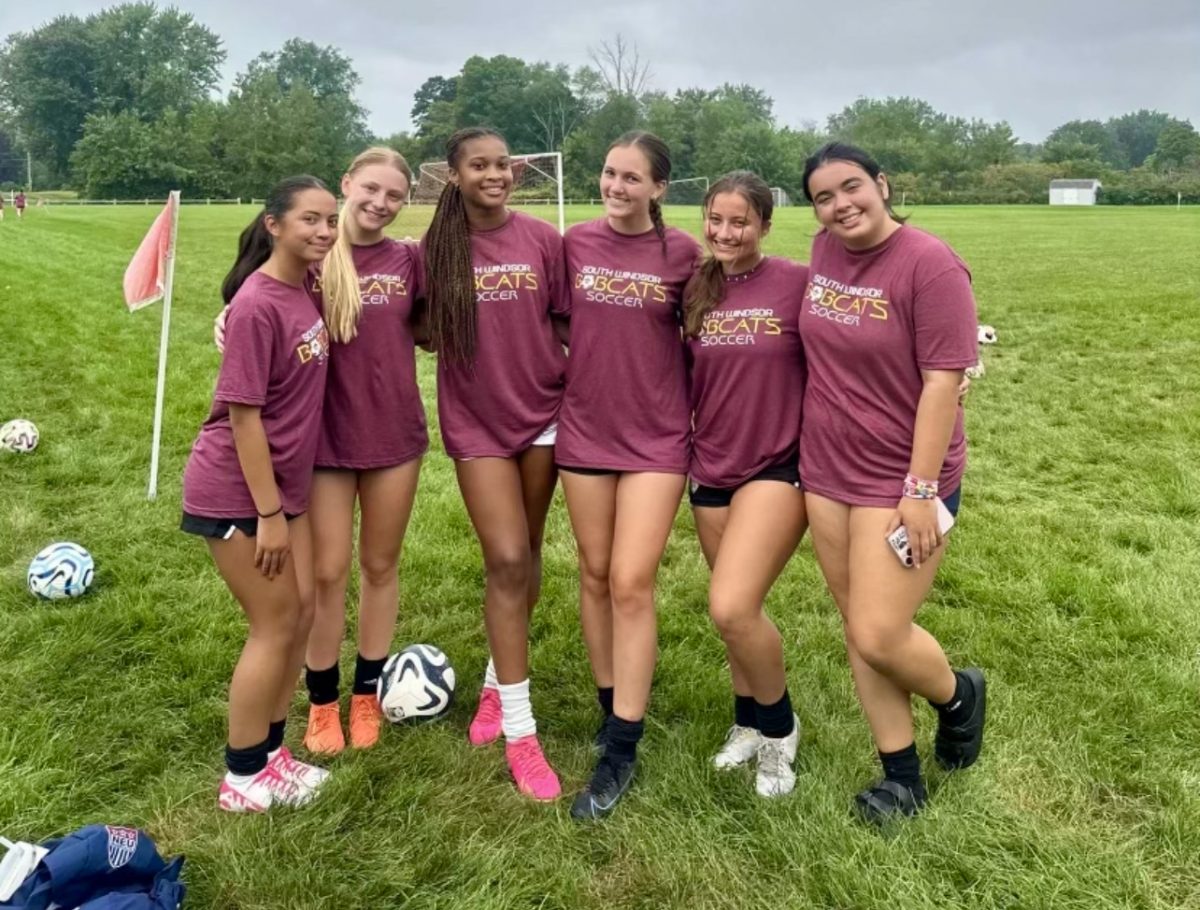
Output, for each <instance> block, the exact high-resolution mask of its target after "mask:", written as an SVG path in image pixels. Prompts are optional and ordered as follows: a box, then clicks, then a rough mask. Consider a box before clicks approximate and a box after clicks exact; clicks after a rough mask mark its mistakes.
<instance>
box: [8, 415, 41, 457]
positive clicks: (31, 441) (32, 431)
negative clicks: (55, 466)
mask: <svg viewBox="0 0 1200 910" xmlns="http://www.w3.org/2000/svg"><path fill="white" fill-rule="evenodd" d="M38 439H39V437H38V428H37V427H36V426H34V424H33V421H32V420H22V419H21V418H19V417H18V418H17V419H16V420H10V421H9V422H8V423H6V424H5V425H4V426H2V427H0V449H3V450H4V451H6V452H20V453H22V454H28V453H30V452H32V451H33V450H34V449H36V448H37V444H38Z"/></svg>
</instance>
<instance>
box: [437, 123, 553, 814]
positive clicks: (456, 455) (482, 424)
mask: <svg viewBox="0 0 1200 910" xmlns="http://www.w3.org/2000/svg"><path fill="white" fill-rule="evenodd" d="M446 162H447V164H449V166H450V179H449V182H448V183H447V184H446V187H445V189H444V190H443V191H442V195H441V198H440V199H439V200H438V204H437V209H436V211H435V213H434V216H433V221H432V222H431V223H430V225H429V230H428V232H427V233H426V234H425V238H424V240H423V241H422V243H421V246H422V249H423V253H424V264H425V274H426V285H425V289H426V300H427V304H428V318H429V327H430V334H431V337H432V343H433V347H434V348H435V350H436V351H437V354H438V416H439V422H440V424H441V431H442V440H443V442H444V444H445V448H446V454H448V455H449V456H450V457H451V458H452V459H454V467H455V472H456V474H457V476H458V484H459V488H460V489H461V491H462V495H463V501H464V502H465V503H466V507H467V513H468V514H469V515H470V518H471V522H472V524H473V525H474V527H475V532H476V534H477V535H478V537H479V543H480V546H481V547H482V549H483V562H484V567H485V570H486V571H485V590H484V621H485V625H486V627H487V636H488V645H489V648H490V652H491V658H490V659H489V661H488V666H487V670H486V674H485V678H484V684H483V691H482V693H481V694H480V699H479V707H478V710H477V712H476V714H475V718H474V720H472V722H471V727H470V731H469V738H470V741H471V743H472V744H474V745H477V746H483V745H487V744H489V743H491V742H494V741H495V740H497V739H498V738H499V737H500V735H501V733H503V734H504V738H505V757H506V759H507V762H508V766H509V769H510V771H511V772H512V775H513V778H514V780H515V781H516V784H517V788H518V789H519V790H520V792H521V793H523V794H525V795H526V796H530V797H532V798H534V799H538V800H551V799H554V798H556V797H557V796H558V795H559V793H560V792H561V788H560V785H559V781H558V777H557V775H556V774H555V773H554V771H553V769H552V768H551V767H550V765H549V764H548V763H547V761H546V758H545V756H544V754H543V753H542V747H541V744H540V742H539V740H538V737H537V726H536V724H535V723H534V718H533V709H532V706H531V704H530V700H529V653H528V652H529V642H528V639H529V617H530V614H531V612H532V610H533V606H534V604H535V603H536V602H537V599H538V594H539V591H540V588H541V574H542V573H541V562H542V557H541V550H542V532H543V528H544V527H545V523H546V513H547V511H548V510H549V507H550V500H551V497H552V496H553V494H554V484H555V481H556V471H555V467H554V438H555V426H556V422H557V420H558V411H559V405H560V402H561V399H562V390H563V376H564V371H565V366H566V355H565V354H564V353H563V349H562V346H561V344H560V343H559V341H558V339H557V337H556V333H555V326H554V323H553V320H554V319H555V318H556V317H557V316H559V315H560V314H562V313H563V312H565V309H566V300H565V291H564V284H563V253H562V238H561V237H559V235H558V232H557V231H555V230H554V228H553V227H551V226H550V225H549V224H548V223H546V222H545V221H542V220H541V219H538V218H533V217H530V216H528V215H524V214H522V213H520V212H513V211H510V210H509V209H508V208H507V205H506V203H507V201H508V197H509V193H510V192H511V190H512V183H513V173H512V164H511V161H510V158H509V153H508V146H507V144H506V143H505V141H504V138H503V137H502V136H501V135H500V134H499V133H497V132H496V131H495V130H491V129H487V128H483V127H476V128H471V129H465V130H459V131H458V132H457V133H455V134H454V135H453V136H451V137H450V140H449V141H448V142H447V143H446Z"/></svg>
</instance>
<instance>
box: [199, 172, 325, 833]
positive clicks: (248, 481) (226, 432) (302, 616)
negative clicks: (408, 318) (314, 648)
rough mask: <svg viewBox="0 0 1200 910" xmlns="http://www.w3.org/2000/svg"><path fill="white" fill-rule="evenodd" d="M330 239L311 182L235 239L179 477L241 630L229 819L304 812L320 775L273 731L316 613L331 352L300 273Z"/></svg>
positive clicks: (232, 692)
mask: <svg viewBox="0 0 1200 910" xmlns="http://www.w3.org/2000/svg"><path fill="white" fill-rule="evenodd" d="M336 237H337V201H336V200H335V199H334V198H333V194H332V193H330V192H329V190H327V189H326V188H325V185H324V184H323V183H321V181H320V180H318V179H317V178H315V177H292V178H289V179H287V180H284V181H283V182H281V183H280V184H278V185H277V186H276V187H274V188H273V189H272V190H271V192H270V193H268V194H267V199H266V203H265V205H264V208H263V211H262V212H261V213H260V214H259V215H258V216H257V217H256V218H255V219H254V221H253V222H252V223H251V225H250V226H249V227H248V228H246V230H245V231H243V232H242V236H241V238H240V240H239V243H238V257H237V261H236V262H235V263H234V266H233V269H232V270H231V271H230V272H229V275H228V276H227V277H226V279H225V283H224V285H223V287H222V296H223V297H224V298H225V301H226V302H227V303H231V304H232V306H231V308H230V311H229V332H228V344H227V345H226V347H225V354H224V358H223V359H222V361H221V371H220V374H219V375H218V377H217V385H216V390H215V392H214V393H213V405H212V411H211V413H210V414H209V416H208V419H207V420H205V421H204V425H203V426H202V427H201V429H200V435H199V436H198V437H197V439H196V442H195V444H194V445H193V446H192V452H191V455H190V456H189V458H188V462H187V467H186V469H185V471H184V477H183V523H182V528H183V530H184V531H187V532H189V533H192V534H197V535H199V536H201V537H203V538H205V542H206V543H207V544H208V548H209V552H210V553H211V554H212V557H213V561H214V562H215V563H216V565H217V570H218V571H219V572H220V573H221V577H222V578H223V579H224V581H225V583H226V584H227V585H228V586H229V590H230V591H231V592H232V593H233V595H234V597H236V598H237V600H238V603H239V604H241V606H242V609H243V610H244V611H245V613H246V617H247V619H248V620H249V623H250V634H249V637H248V638H247V640H246V645H245V647H244V648H243V650H242V655H241V658H240V659H239V660H238V664H237V668H236V669H235V670H234V673H233V680H232V682H231V683H230V686H229V740H228V745H227V746H226V749H225V763H226V767H227V769H228V771H227V773H226V775H225V778H224V780H222V782H221V785H220V788H219V790H218V804H219V805H220V807H221V808H222V809H225V810H227V811H231V812H262V811H265V810H266V809H268V808H270V806H272V805H274V804H277V803H282V804H285V805H303V804H304V803H306V802H308V801H309V800H310V799H312V797H313V796H314V795H315V793H316V791H317V788H318V787H320V786H321V784H322V783H323V782H324V779H325V777H326V776H327V772H325V771H323V770H321V769H320V768H316V767H314V766H312V765H307V764H304V763H302V762H299V761H296V760H295V759H294V758H292V755H291V752H290V751H289V750H288V749H287V747H286V746H284V744H283V734H284V724H285V722H286V719H287V712H288V707H289V705H290V704H291V701H292V694H293V692H294V691H295V687H296V677H297V676H298V675H299V673H300V668H301V667H302V666H303V663H304V649H305V644H306V642H307V640H308V632H309V628H310V626H311V625H312V617H313V553H312V535H311V531H310V528H309V521H308V516H307V514H306V513H307V511H308V501H309V487H310V486H311V483H312V472H313V461H314V458H315V456H316V452H317V443H318V434H319V430H320V423H321V403H322V400H323V396H324V392H325V379H326V373H327V362H328V357H329V334H328V332H327V331H326V329H325V323H324V322H323V321H322V319H321V314H320V313H319V312H318V311H317V308H316V306H315V305H314V304H313V301H312V298H311V297H310V296H309V293H308V290H307V289H306V287H305V278H306V276H307V275H308V270H309V267H310V266H311V265H313V264H314V263H316V262H319V261H320V260H321V259H323V258H324V256H325V254H326V253H327V252H328V251H329V249H330V247H331V246H332V245H333V242H334V239H335V238H336Z"/></svg>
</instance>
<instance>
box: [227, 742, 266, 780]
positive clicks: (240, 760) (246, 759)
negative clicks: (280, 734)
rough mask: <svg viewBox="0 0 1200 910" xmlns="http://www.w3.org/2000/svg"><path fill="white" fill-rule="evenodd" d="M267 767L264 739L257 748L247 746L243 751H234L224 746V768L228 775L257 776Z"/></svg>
mask: <svg viewBox="0 0 1200 910" xmlns="http://www.w3.org/2000/svg"><path fill="white" fill-rule="evenodd" d="M266 766H267V741H266V740H265V739H264V740H263V741H262V742H261V743H259V744H258V745H257V746H247V747H246V748H245V749H235V748H233V746H230V745H229V744H228V743H226V745H225V767H226V768H228V769H229V773H230V774H240V775H242V776H249V775H251V774H257V773H258V772H259V771H261V770H262V769H263V768H265V767H266Z"/></svg>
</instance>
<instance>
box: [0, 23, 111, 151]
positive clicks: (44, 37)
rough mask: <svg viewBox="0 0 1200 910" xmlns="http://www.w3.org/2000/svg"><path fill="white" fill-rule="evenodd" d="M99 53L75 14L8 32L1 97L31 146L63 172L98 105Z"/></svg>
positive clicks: (0, 66)
mask: <svg viewBox="0 0 1200 910" xmlns="http://www.w3.org/2000/svg"><path fill="white" fill-rule="evenodd" d="M97 56H98V54H97V50H96V46H95V41H94V37H93V35H92V34H91V32H90V30H89V28H88V26H87V25H86V24H85V23H84V22H83V21H82V20H80V19H79V18H77V17H75V16H59V17H57V18H56V19H54V20H52V21H51V22H49V23H48V24H46V25H44V26H42V27H41V28H39V29H37V30H36V31H33V32H30V33H28V34H24V33H20V32H18V33H16V34H13V35H10V36H9V37H8V40H7V41H6V42H5V46H4V49H3V51H0V98H2V101H3V104H4V106H5V107H6V108H7V109H8V110H10V111H12V117H13V123H14V125H15V126H16V127H17V128H18V129H19V130H20V131H21V133H22V135H23V136H24V137H25V139H26V142H27V143H28V145H29V148H30V150H31V151H32V152H33V153H34V154H35V155H36V156H38V157H39V158H44V159H48V160H50V161H51V162H52V163H53V165H54V169H55V171H56V172H57V173H59V174H66V172H67V167H68V162H69V160H70V156H71V149H72V148H73V147H74V145H75V143H76V142H77V141H78V140H79V137H80V136H81V135H83V122H84V120H86V119H87V116H88V114H89V113H91V112H92V111H93V110H94V109H95V106H96V69H97Z"/></svg>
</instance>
